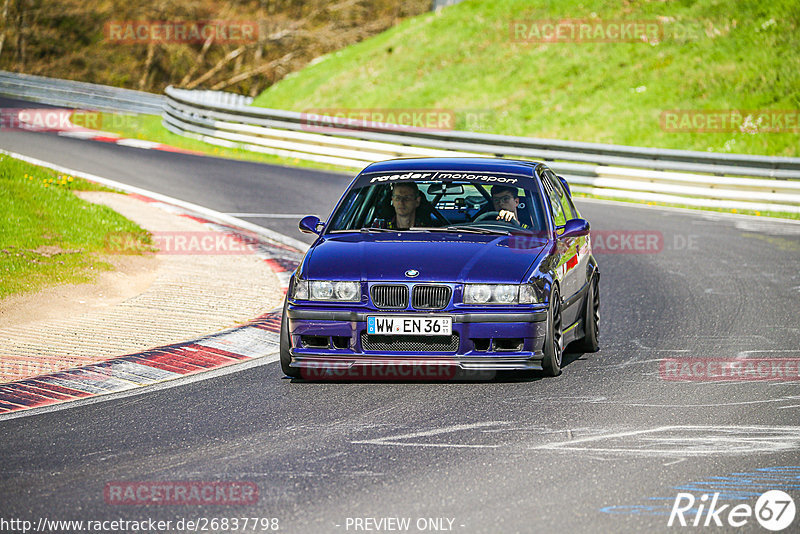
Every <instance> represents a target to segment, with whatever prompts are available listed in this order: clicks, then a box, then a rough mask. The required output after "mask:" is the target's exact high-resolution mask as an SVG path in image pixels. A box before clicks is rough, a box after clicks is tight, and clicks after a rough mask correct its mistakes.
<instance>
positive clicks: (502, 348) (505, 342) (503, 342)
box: [494, 337, 522, 352]
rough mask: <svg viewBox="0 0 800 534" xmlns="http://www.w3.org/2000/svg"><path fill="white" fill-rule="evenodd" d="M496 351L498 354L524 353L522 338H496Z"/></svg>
mask: <svg viewBox="0 0 800 534" xmlns="http://www.w3.org/2000/svg"><path fill="white" fill-rule="evenodd" d="M494 350H495V351H497V352H520V351H522V338H520V337H510V338H495V339H494Z"/></svg>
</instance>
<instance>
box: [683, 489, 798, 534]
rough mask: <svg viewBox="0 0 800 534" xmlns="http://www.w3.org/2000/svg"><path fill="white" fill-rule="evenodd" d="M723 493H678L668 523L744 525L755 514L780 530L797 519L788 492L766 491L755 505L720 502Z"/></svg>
mask: <svg viewBox="0 0 800 534" xmlns="http://www.w3.org/2000/svg"><path fill="white" fill-rule="evenodd" d="M719 495H720V494H719V493H713V494H708V493H704V494H703V495H702V496H701V497H700V498H699V499H697V498H696V497H695V496H694V495H692V494H691V493H678V495H677V497H675V502H674V503H673V505H672V511H671V512H670V514H669V521H667V526H668V527H671V526H673V525H676V524H677V525H680V526H682V527H685V526H688V525H691V526H694V527H700V526H703V527H723V526H725V527H743V526H745V525H747V524H748V523H749V522H750V521H751V520H752V519H753V518H754V517H755V519H756V521H758V523H759V524H760V525H761V526H762V527H764V528H765V529H767V530H771V531H773V532H778V531H781V530H783V529H785V528H787V527H788V526H790V525H791V524H792V521H794V516H795V511H796V510H795V505H794V500H793V499H792V497H791V496H790V495H789V494H788V493H786V492H783V491H780V490H770V491H767V492H764V493H762V494H761V495H760V496H759V497H758V500H757V501H756V504H755V506H754V507H753V506H751V505H749V504H737V505H735V506H731V505H730V504H718V500H719ZM687 516H688V518H687ZM692 516H694V517H692Z"/></svg>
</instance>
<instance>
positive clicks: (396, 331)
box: [367, 315, 453, 336]
mask: <svg viewBox="0 0 800 534" xmlns="http://www.w3.org/2000/svg"><path fill="white" fill-rule="evenodd" d="M452 333H453V318H452V317H450V316H449V315H440V316H433V317H413V316H408V315H369V316H367V334H385V335H415V336H449V335H451V334H452Z"/></svg>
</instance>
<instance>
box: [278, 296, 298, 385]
mask: <svg viewBox="0 0 800 534" xmlns="http://www.w3.org/2000/svg"><path fill="white" fill-rule="evenodd" d="M290 345H291V343H290V342H289V316H288V314H287V313H286V306H284V307H283V316H282V317H281V349H280V352H281V370H282V371H283V374H285V375H286V376H288V377H290V378H300V369H297V368H295V367H289V364H290V363H291V361H292V356H291V354H290V353H289V346H290Z"/></svg>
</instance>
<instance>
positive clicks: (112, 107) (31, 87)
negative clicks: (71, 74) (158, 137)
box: [0, 71, 165, 115]
mask: <svg viewBox="0 0 800 534" xmlns="http://www.w3.org/2000/svg"><path fill="white" fill-rule="evenodd" d="M0 95H4V96H9V97H13V98H19V99H22V100H30V101H32V102H42V103H44V104H50V105H53V106H61V107H68V108H81V109H88V110H97V111H121V112H128V113H148V114H152V115H157V114H159V113H161V108H162V107H163V105H164V101H165V98H164V96H163V95H156V94H153V93H145V92H142V91H133V90H131V89H119V88H117V87H108V86H105V85H97V84H93V83H84V82H73V81H70V80H59V79H57V78H46V77H44V76H32V75H30V74H18V73H16V72H6V71H0Z"/></svg>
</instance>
